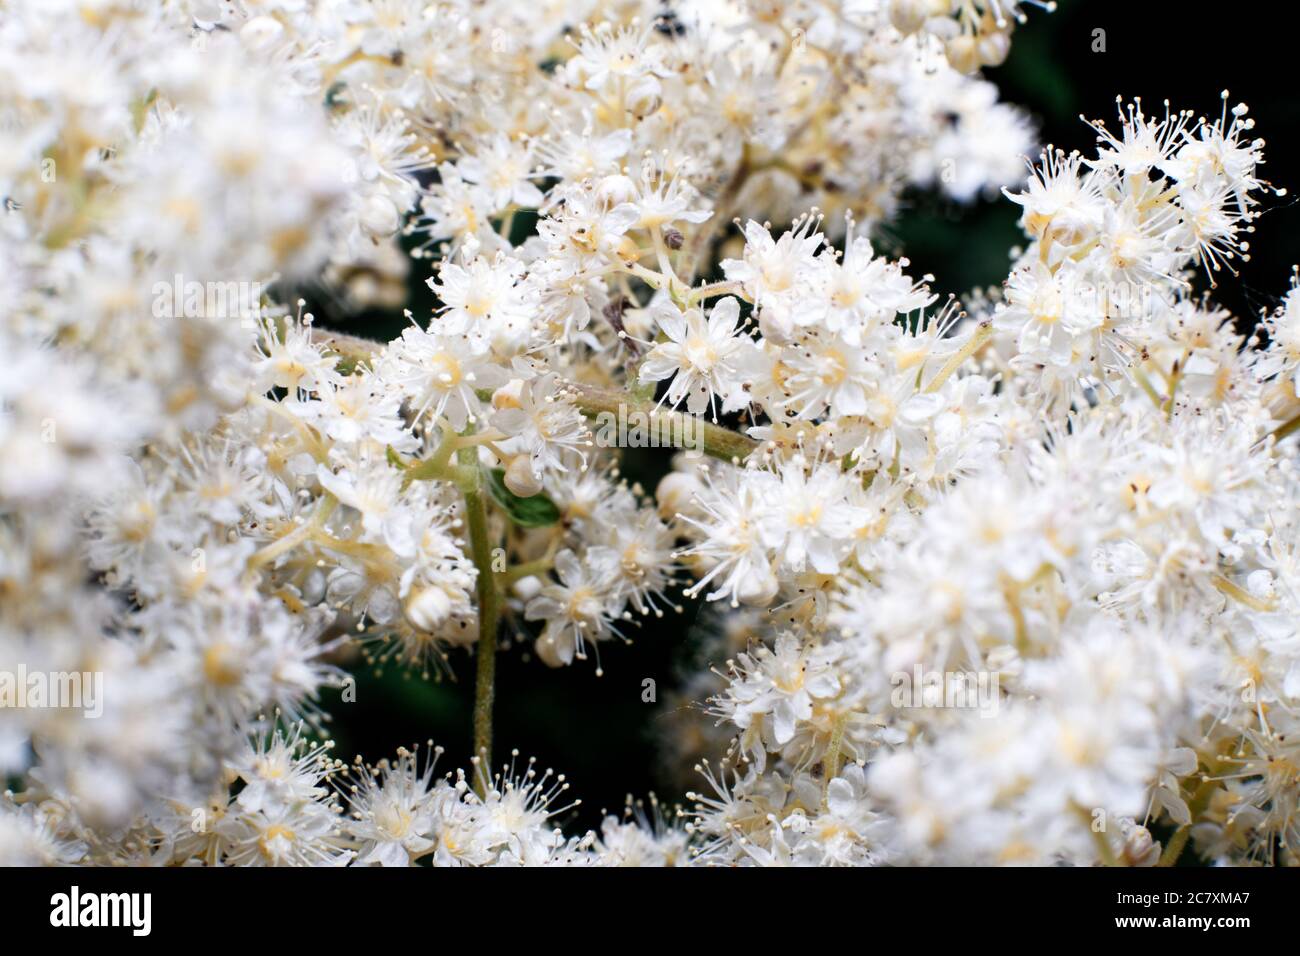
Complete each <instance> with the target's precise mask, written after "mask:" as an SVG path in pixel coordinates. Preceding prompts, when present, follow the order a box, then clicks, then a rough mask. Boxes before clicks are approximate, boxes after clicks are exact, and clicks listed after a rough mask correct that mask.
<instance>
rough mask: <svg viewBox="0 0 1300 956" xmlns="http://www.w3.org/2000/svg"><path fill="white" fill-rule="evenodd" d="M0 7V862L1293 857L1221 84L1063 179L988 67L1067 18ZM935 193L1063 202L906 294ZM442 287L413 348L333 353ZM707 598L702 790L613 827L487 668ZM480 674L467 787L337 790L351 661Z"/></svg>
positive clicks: (1054, 155)
mask: <svg viewBox="0 0 1300 956" xmlns="http://www.w3.org/2000/svg"><path fill="white" fill-rule="evenodd" d="M0 6H3V8H4V15H3V16H0V129H3V131H4V141H5V142H4V148H3V149H0V196H2V197H3V200H4V203H3V206H4V208H3V212H0V259H2V260H3V261H4V262H5V263H6V268H5V269H3V270H0V301H3V303H4V306H3V313H2V314H0V354H3V355H4V357H5V361H6V372H7V374H6V376H5V377H4V379H3V382H2V383H0V776H3V778H4V779H5V780H6V782H7V783H8V785H9V786H10V787H12V789H11V790H9V791H7V792H6V794H5V795H4V797H3V799H0V863H4V864H9V863H24V864H26V863H45V864H77V863H82V864H153V865H194V864H203V865H237V866H242V865H312V866H315V865H384V866H409V865H414V864H426V863H432V864H433V865H473V866H490V865H688V864H697V863H704V864H718V865H778V864H801V865H872V864H879V863H891V864H894V863H930V862H942V863H980V864H992V863H1059V862H1070V863H1079V864H1092V863H1097V862H1106V863H1113V862H1127V863H1133V864H1145V863H1150V862H1154V861H1155V860H1157V859H1164V860H1165V861H1166V862H1172V861H1173V860H1175V859H1177V858H1178V857H1179V855H1180V854H1182V853H1183V852H1184V851H1185V850H1188V848H1190V849H1191V851H1194V852H1195V853H1196V854H1198V855H1199V857H1200V858H1202V859H1206V860H1211V861H1214V862H1219V863H1249V862H1258V861H1269V862H1274V861H1286V862H1292V861H1294V859H1295V856H1296V853H1297V852H1298V851H1300V829H1297V826H1298V823H1297V821H1298V820H1300V816H1298V815H1297V807H1298V806H1300V778H1297V775H1296V771H1295V767H1296V763H1297V760H1300V753H1298V752H1297V748H1298V747H1300V725H1298V724H1297V718H1296V716H1295V715H1296V714H1297V712H1300V711H1298V709H1297V705H1298V704H1300V632H1298V631H1297V625H1296V622H1297V621H1298V620H1300V554H1298V553H1297V548H1296V544H1295V542H1296V541H1297V540H1300V477H1298V476H1297V474H1296V469H1295V466H1294V458H1295V454H1296V440H1297V439H1296V432H1297V422H1300V291H1297V289H1296V287H1295V284H1294V282H1293V287H1292V290H1291V292H1290V293H1289V294H1288V295H1287V296H1286V298H1285V299H1284V300H1283V301H1282V303H1281V305H1280V306H1279V307H1278V308H1277V309H1276V310H1275V311H1274V312H1273V313H1272V314H1269V315H1265V316H1263V317H1261V322H1260V323H1259V327H1258V330H1257V331H1247V332H1244V333H1243V331H1241V329H1240V328H1239V326H1238V324H1237V323H1236V322H1235V321H1234V320H1233V317H1232V316H1230V315H1228V314H1227V313H1226V312H1223V311H1221V310H1219V309H1217V308H1216V307H1215V306H1214V305H1213V304H1212V302H1211V301H1210V299H1209V298H1208V297H1206V296H1200V295H1197V294H1195V293H1194V288H1195V287H1196V286H1197V284H1198V283H1200V282H1201V280H1202V277H1209V279H1210V283H1211V284H1213V282H1214V280H1215V279H1216V278H1218V277H1221V276H1222V275H1223V273H1224V272H1231V270H1232V268H1233V265H1232V264H1233V262H1234V260H1237V259H1240V258H1244V257H1245V256H1246V255H1248V250H1249V241H1248V234H1249V233H1250V231H1251V228H1252V227H1251V223H1252V222H1253V220H1254V218H1255V216H1256V215H1258V214H1259V212H1260V211H1261V204H1262V202H1263V200H1264V198H1265V196H1266V195H1267V194H1268V190H1269V189H1271V187H1270V186H1269V185H1268V184H1267V183H1266V182H1265V181H1264V180H1263V179H1261V178H1260V175H1259V167H1260V165H1261V163H1262V162H1263V156H1262V146H1263V144H1262V142H1261V141H1260V140H1258V139H1254V138H1252V135H1251V131H1252V127H1253V123H1252V121H1251V120H1250V119H1249V118H1248V115H1247V111H1246V108H1245V107H1244V106H1237V107H1235V108H1231V109H1229V107H1228V101H1227V99H1226V94H1225V100H1224V106H1223V109H1222V111H1221V112H1220V115H1219V116H1218V117H1217V118H1203V117H1199V116H1197V115H1196V114H1193V113H1190V112H1176V113H1175V112H1170V111H1169V108H1168V107H1165V109H1164V110H1163V115H1162V116H1158V117H1153V116H1149V115H1148V114H1147V112H1146V111H1145V110H1144V108H1143V107H1142V106H1141V104H1133V105H1132V106H1127V107H1124V106H1121V113H1120V117H1119V127H1118V128H1117V129H1113V128H1112V127H1110V126H1108V125H1106V124H1105V123H1102V122H1097V123H1096V124H1094V129H1095V132H1096V134H1097V137H1098V143H1097V149H1096V150H1095V155H1089V156H1086V157H1085V156H1083V155H1081V154H1078V153H1070V154H1065V153H1062V152H1061V151H1059V150H1056V149H1053V148H1050V147H1049V148H1048V149H1047V150H1045V151H1044V152H1043V154H1042V157H1041V162H1040V163H1039V164H1037V165H1035V166H1032V167H1031V169H1030V174H1029V176H1028V179H1027V180H1026V179H1025V174H1024V162H1023V154H1025V153H1026V152H1028V151H1029V150H1030V148H1031V144H1032V141H1033V130H1032V128H1031V126H1030V124H1029V123H1028V122H1027V120H1026V119H1025V118H1024V117H1023V116H1022V115H1021V114H1020V113H1019V112H1017V111H1016V110H1014V109H1012V108H1010V107H1007V106H1005V105H1003V104H1000V103H998V102H997V97H996V91H995V90H994V88H993V87H992V86H991V85H990V84H988V83H987V82H985V81H983V80H981V79H979V78H978V76H977V73H978V70H979V68H980V67H981V66H987V65H996V64H998V63H1000V62H1002V60H1003V59H1004V58H1005V57H1006V55H1007V52H1008V49H1009V43H1010V36H1011V31H1012V27H1013V25H1014V24H1016V23H1019V22H1022V21H1023V20H1024V19H1025V15H1024V11H1023V9H1022V8H1023V7H1026V6H1043V7H1050V4H1046V3H1038V4H1035V3H1031V2H1022V3H1016V2H1012V0H987V2H982V0H889V2H881V3H870V4H864V3H855V2H848V0H845V2H840V0H833V2H822V3H805V2H802V0H700V2H693V3H664V2H659V0H608V2H597V0H556V2H547V3H535V4H519V3H515V2H510V0H490V2H482V0H441V2H436V3H428V2H426V0H260V2H256V3H255V2H252V0H222V2H217V0H166V2H159V3H148V4H142V3H139V2H135V0H12V2H9V3H0ZM922 189H932V190H936V191H938V192H940V193H941V194H943V195H944V196H945V197H946V198H947V199H948V200H950V201H954V202H969V201H973V200H975V199H977V198H979V197H985V198H994V197H997V196H998V194H999V191H1000V190H1005V191H1006V197H1007V199H1008V200H1009V201H1011V202H1013V203H1015V204H1018V205H1019V206H1020V207H1021V209H1022V210H1023V216H1022V220H1021V222H1022V226H1023V229H1024V232H1025V234H1026V245H1025V246H1024V248H1023V249H1020V250H1018V251H1017V253H1016V258H1015V261H1014V263H1013V265H1012V268H1011V272H1010V276H1009V278H1008V280H1007V282H1006V284H1005V286H1004V288H1003V289H1002V290H1001V291H1000V292H992V293H987V294H985V293H980V294H975V295H972V296H971V297H969V298H968V299H967V300H966V306H965V308H963V307H962V306H961V305H960V304H958V303H957V301H956V300H955V299H954V298H949V299H948V300H947V301H946V302H944V303H943V304H942V305H940V306H939V307H938V308H935V306H936V303H937V302H939V297H938V295H937V294H936V293H934V292H932V291H931V288H930V285H931V284H932V282H933V279H932V277H930V276H916V277H914V275H913V274H912V272H911V266H910V264H909V263H908V261H907V260H906V259H891V258H889V257H888V256H885V255H882V254H881V253H880V251H879V247H880V243H879V235H880V228H881V226H883V225H884V224H886V223H888V222H889V221H891V220H892V219H893V218H894V217H895V215H896V213H897V211H898V209H899V205H900V201H901V199H902V197H903V196H904V193H905V191H907V190H922ZM1276 192H1278V193H1280V190H1277V191H1276ZM733 221H734V223H735V224H736V226H737V229H736V230H735V231H734V232H733V231H730V229H729V224H730V223H732V222H733ZM774 223H775V225H774ZM873 238H874V239H875V242H874V243H873ZM413 263H414V268H415V271H416V273H417V275H418V276H419V278H421V279H426V281H427V283H428V287H429V289H430V291H431V292H432V293H433V295H434V296H435V297H436V300H437V307H436V309H435V310H434V312H433V314H432V315H427V316H415V315H411V314H409V313H408V318H409V319H410V321H409V323H408V325H407V327H406V328H405V330H404V331H403V332H402V334H401V335H399V336H397V337H396V338H394V339H393V340H392V341H388V342H379V341H370V340H368V339H363V338H357V337H353V336H350V335H345V334H342V333H340V332H338V331H331V330H325V329H321V328H319V327H317V325H316V323H315V321H314V319H313V317H312V315H311V314H310V313H309V312H304V309H305V308H306V301H305V297H306V296H308V295H312V296H316V297H321V298H328V299H329V301H331V302H332V303H334V304H335V305H336V306H337V307H338V309H339V310H356V309H360V308H362V307H369V306H375V307H401V306H402V305H404V304H405V303H406V286H407V276H408V272H410V271H411V270H412V268H413V265H412V264H413ZM426 273H427V275H426ZM633 414H635V415H637V416H639V417H640V419H641V420H644V421H645V422H649V423H652V424H653V425H655V426H656V427H658V426H661V425H662V426H664V428H665V429H666V433H667V434H670V435H677V437H678V439H681V440H673V441H670V442H669V444H673V445H675V446H677V447H681V448H683V449H684V452H685V453H683V454H680V455H677V456H676V457H675V458H674V459H673V463H672V468H671V470H670V471H669V473H668V475H667V476H666V477H664V478H663V479H662V481H660V482H659V484H658V487H657V488H656V489H655V490H654V493H653V494H650V493H648V491H647V489H646V488H644V487H642V486H641V485H640V484H639V483H637V482H636V481H635V480H632V478H631V476H628V475H625V474H624V472H623V470H622V467H623V466H622V464H621V462H620V459H619V452H618V449H616V448H610V447H605V446H606V445H608V444H609V443H608V442H607V441H605V440H604V439H603V438H602V437H601V436H602V435H603V434H604V433H603V432H598V431H597V430H596V429H594V428H593V426H592V421H591V420H592V419H593V418H596V417H597V416H601V415H614V416H616V417H618V418H619V419H620V420H623V419H626V418H627V417H628V416H630V415H633ZM673 429H677V430H676V431H673ZM698 452H704V453H705V454H704V455H700V454H698ZM695 598H700V599H701V601H700V604H701V606H702V607H703V608H704V611H703V612H702V613H703V614H704V616H705V620H706V621H708V622H709V624H708V628H710V629H712V631H713V632H714V633H713V634H712V635H711V636H710V637H709V638H708V639H707V640H706V641H704V642H703V645H704V646H703V647H702V648H701V649H699V652H698V659H699V660H700V661H701V662H709V661H712V662H714V663H716V664H717V666H715V667H712V668H710V667H706V666H701V667H700V668H699V670H698V672H697V673H692V674H688V675H685V677H684V679H683V680H682V682H681V683H682V685H683V687H682V690H681V691H680V693H681V694H683V695H685V697H686V699H687V700H689V701H690V702H692V703H694V704H696V705H697V707H696V708H695V709H694V710H690V711H688V710H687V709H685V708H683V709H682V710H683V712H686V713H688V714H693V715H696V716H698V715H705V726H702V727H701V726H690V725H689V723H690V722H689V720H682V721H680V722H678V723H677V724H674V725H673V727H674V730H673V731H672V733H675V734H676V736H675V737H674V738H673V739H672V740H669V741H666V747H665V751H666V752H669V753H675V754H677V755H679V756H680V757H683V758H689V759H690V760H691V761H692V762H694V760H695V759H697V758H698V760H699V764H698V767H699V770H700V773H701V774H702V779H703V780H704V784H703V785H701V784H700V783H699V782H698V781H697V782H696V783H695V784H693V786H695V788H696V789H697V790H699V791H700V792H698V793H689V794H686V795H685V796H686V800H687V801H688V805H687V806H685V807H682V808H676V809H670V808H669V807H667V806H665V805H662V804H660V803H659V802H658V801H657V800H656V799H655V798H653V797H652V798H650V799H649V801H648V803H641V802H635V801H630V802H629V804H628V806H627V807H626V809H625V811H624V812H623V813H622V814H621V815H619V814H609V815H607V816H605V819H604V821H603V823H602V824H601V826H600V828H599V831H595V830H593V831H589V832H586V833H576V834H575V833H567V834H566V832H565V830H564V827H565V825H566V824H568V823H569V822H570V818H571V817H572V815H573V814H572V811H573V809H574V808H575V807H576V806H578V803H577V801H576V800H573V799H571V798H569V797H568V795H567V792H568V788H569V783H568V782H567V780H566V779H565V777H564V776H563V775H558V774H556V773H553V772H552V771H549V770H546V771H540V770H538V769H537V768H536V766H535V764H534V762H533V761H531V760H529V761H527V762H525V763H523V764H522V765H521V764H520V761H519V760H518V759H517V758H516V757H512V758H511V760H510V761H509V762H508V763H506V764H505V765H499V764H494V763H493V762H492V758H491V748H492V743H493V742H492V733H491V731H492V727H491V708H492V680H493V678H492V673H493V662H494V661H495V659H496V658H495V655H497V654H498V653H524V654H529V655H530V656H533V657H535V658H536V659H537V660H539V661H540V662H541V663H542V664H544V665H545V666H547V667H553V668H558V667H564V666H571V665H575V662H582V661H586V660H588V659H589V658H595V665H594V667H593V669H594V671H595V674H596V675H597V676H599V675H600V674H601V673H602V666H603V665H602V661H601V655H602V653H603V654H604V655H605V657H606V658H607V659H608V658H611V657H617V656H618V652H617V649H616V648H615V649H614V650H612V651H611V650H610V648H611V646H612V645H613V644H614V643H615V642H625V641H628V640H629V639H631V637H633V636H634V634H635V631H636V629H637V628H638V627H639V626H640V625H641V623H642V622H643V620H645V619H647V618H660V617H665V616H666V615H668V614H673V613H680V612H682V611H683V610H684V607H683V605H684V603H685V602H686V601H687V600H693V599H695ZM505 622H508V623H509V625H510V627H511V629H512V630H513V632H514V633H516V634H527V635H528V636H529V637H530V640H529V641H528V642H526V643H525V642H521V643H524V647H523V649H522V650H519V649H516V647H515V646H513V645H512V646H511V647H501V648H498V643H497V642H498V634H499V632H500V631H501V630H502V629H503V626H504V624H505ZM467 652H472V653H467ZM474 660H476V661H477V667H478V668H479V671H478V680H477V682H476V683H477V695H476V700H475V739H474V753H475V754H476V756H474V757H473V759H472V762H471V764H470V765H469V766H468V767H466V768H462V769H459V770H452V771H451V772H449V773H444V774H441V775H439V774H438V773H437V770H436V764H437V763H438V757H439V755H440V754H441V753H442V750H441V748H438V747H434V746H433V745H432V744H429V745H428V749H425V750H421V749H420V748H414V749H412V750H405V749H404V750H401V751H399V752H398V754H397V755H396V758H395V759H381V760H379V761H378V763H374V764H370V763H366V762H364V761H362V760H361V759H360V758H358V759H357V761H356V762H354V763H351V764H348V763H344V762H342V761H340V760H338V759H336V758H334V757H332V756H331V752H332V744H331V743H330V742H329V740H328V736H329V735H328V733H327V723H328V717H329V714H328V713H327V712H328V711H330V710H334V711H335V712H337V707H334V706H332V704H333V701H334V699H335V698H336V697H338V698H340V699H341V701H342V702H343V704H341V705H339V706H344V705H354V703H355V706H364V701H362V702H355V693H356V689H357V688H356V681H355V677H354V673H355V672H356V671H358V670H360V669H362V668H366V667H376V668H380V667H384V666H397V667H402V668H405V669H408V670H410V671H412V672H413V674H415V675H418V676H423V677H430V678H434V677H437V676H440V675H441V674H442V673H444V672H448V671H453V672H454V671H457V670H461V669H464V668H466V667H469V666H472V661H474ZM724 661H725V664H722V663H718V662H724ZM587 666H591V665H587ZM538 673H541V670H540V668H539V669H538ZM23 675H33V677H34V678H36V679H37V680H35V682H34V683H32V682H29V681H27V680H26V678H25V676H23ZM930 677H933V678H934V680H930V679H929V678H930ZM539 679H544V677H543V678H539ZM917 681H920V682H921V684H922V685H924V686H922V687H916V686H914V684H915V683H916V682H917ZM29 683H30V687H29ZM20 685H21V686H20ZM36 688H43V690H42V692H41V693H37V692H36ZM72 691H76V692H77V693H76V694H72V693H71V692H72ZM901 691H906V692H905V693H900V692H901ZM972 694H973V695H974V698H975V700H974V703H975V704H977V705H978V706H972V699H971V695H972ZM73 698H75V700H74V699H73ZM92 710H93V711H94V713H93V714H92V713H91V711H92ZM665 726H668V725H667V724H665ZM710 751H711V752H710ZM1157 823H1158V824H1160V825H1161V826H1162V827H1165V828H1166V829H1167V830H1168V832H1170V833H1171V834H1172V835H1171V836H1169V837H1168V838H1167V840H1166V841H1165V843H1164V844H1163V845H1162V844H1160V843H1159V842H1157V840H1156V837H1155V836H1153V831H1154V830H1156V829H1157V828H1156V827H1155V825H1156V824H1157Z"/></svg>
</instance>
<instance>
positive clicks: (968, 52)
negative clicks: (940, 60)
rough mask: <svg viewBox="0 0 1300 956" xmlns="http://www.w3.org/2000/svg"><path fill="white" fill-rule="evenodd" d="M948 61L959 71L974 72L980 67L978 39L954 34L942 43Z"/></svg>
mask: <svg viewBox="0 0 1300 956" xmlns="http://www.w3.org/2000/svg"><path fill="white" fill-rule="evenodd" d="M944 50H945V52H946V53H947V54H948V62H949V63H950V64H952V68H953V69H954V70H956V71H957V72H959V73H966V74H970V73H974V72H975V71H976V70H978V69H979V68H980V57H979V41H977V40H976V39H975V38H974V37H972V36H966V35H965V34H963V35H961V36H955V37H953V38H952V39H951V40H949V41H948V42H947V43H946V44H945V45H944Z"/></svg>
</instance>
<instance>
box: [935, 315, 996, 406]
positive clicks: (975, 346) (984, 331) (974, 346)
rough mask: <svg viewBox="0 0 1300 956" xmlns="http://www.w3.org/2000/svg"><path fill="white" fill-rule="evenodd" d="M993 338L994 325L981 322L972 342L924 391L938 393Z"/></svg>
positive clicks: (944, 367) (948, 363) (950, 361)
mask: <svg viewBox="0 0 1300 956" xmlns="http://www.w3.org/2000/svg"><path fill="white" fill-rule="evenodd" d="M992 337H993V323H992V322H981V323H980V324H979V327H978V328H976V329H975V332H974V334H972V335H971V337H970V341H968V342H967V343H966V344H965V345H963V346H962V347H961V348H960V349H958V350H957V352H956V353H955V354H954V355H953V356H952V358H950V359H948V361H947V362H945V363H944V366H943V368H941V369H939V374H938V375H936V376H935V377H934V378H932V379H930V384H929V385H927V386H926V387H925V389H924V391H926V392H937V391H938V390H939V389H940V388H942V387H943V383H944V382H946V381H948V379H949V378H951V377H952V373H953V372H955V371H957V369H959V368H961V367H962V364H963V363H964V362H965V361H966V360H967V359H968V358H970V357H971V356H972V355H974V354H975V353H976V352H978V351H979V350H980V349H982V348H983V347H984V343H985V342H987V341H988V340H989V339H991V338H992Z"/></svg>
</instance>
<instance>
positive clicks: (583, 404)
mask: <svg viewBox="0 0 1300 956" xmlns="http://www.w3.org/2000/svg"><path fill="white" fill-rule="evenodd" d="M565 388H566V389H567V391H568V392H569V393H570V394H571V395H572V396H573V403H574V404H575V405H577V406H578V410H579V411H581V412H582V413H583V414H584V415H586V416H588V417H589V418H594V417H595V416H597V415H600V414H601V413H607V414H611V415H618V416H626V415H628V414H630V413H634V412H639V413H641V414H643V415H645V416H647V418H648V420H649V421H650V423H651V425H652V426H653V428H654V434H655V435H658V436H660V438H661V439H664V438H668V439H671V440H673V441H674V442H677V443H676V444H674V446H673V447H676V448H686V447H689V444H688V443H689V442H690V441H691V440H692V438H691V436H698V437H699V439H700V440H701V444H702V446H703V447H702V448H701V449H700V450H701V451H703V452H704V453H705V454H706V455H710V456H712V457H714V458H721V459H722V460H723V461H733V460H736V459H739V460H741V461H743V460H744V459H745V458H748V457H749V454H750V452H752V451H753V450H754V449H755V448H757V447H758V444H759V443H758V442H757V441H755V440H754V439H753V438H750V437H749V436H748V435H742V434H741V433H740V432H734V431H732V430H731V429H730V428H723V427H722V426H721V425H714V424H711V423H709V422H706V421H705V420H704V419H702V418H697V417H695V416H694V415H687V414H684V413H682V412H671V411H665V410H663V409H660V408H658V407H657V406H656V405H655V404H654V403H653V402H648V401H645V400H642V399H638V398H636V397H635V396H634V395H631V394H629V393H628V392H624V391H621V390H619V389H614V388H601V387H599V386H596V385H583V384H581V383H579V382H566V383H565Z"/></svg>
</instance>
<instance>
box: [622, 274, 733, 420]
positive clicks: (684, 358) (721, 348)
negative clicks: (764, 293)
mask: <svg viewBox="0 0 1300 956" xmlns="http://www.w3.org/2000/svg"><path fill="white" fill-rule="evenodd" d="M654 319H655V322H656V323H657V324H658V326H659V328H660V330H662V332H663V334H664V335H665V336H667V338H668V341H667V342H664V343H660V344H658V345H655V346H654V348H652V349H651V350H650V352H649V354H647V355H646V357H645V358H644V359H643V360H642V361H641V365H640V368H639V370H638V375H639V376H640V378H641V380H642V381H644V382H657V381H661V380H662V379H665V378H672V384H670V385H669V387H668V391H667V393H666V394H665V396H664V398H665V400H666V401H668V402H670V403H672V405H673V407H674V408H675V407H676V406H678V405H680V404H681V403H682V401H683V400H685V401H686V407H687V408H689V409H690V410H691V411H692V412H694V413H696V414H698V413H700V412H702V411H704V409H705V408H709V409H711V410H712V412H713V416H714V418H716V417H717V404H716V403H717V401H718V400H719V399H721V404H722V411H723V412H724V413H727V412H733V411H736V410H737V409H739V408H743V407H744V406H745V405H746V404H748V401H749V398H748V395H747V394H746V391H745V386H746V384H747V382H748V379H749V376H750V374H751V373H752V369H753V367H754V356H755V352H756V346H755V345H754V343H753V340H752V339H750V338H749V337H748V336H747V335H745V333H744V331H743V330H741V329H739V328H738V324H739V322H740V303H739V302H738V301H737V300H736V299H735V298H733V297H731V296H727V297H725V298H723V299H719V300H718V301H717V302H716V303H715V304H714V305H713V307H712V308H711V309H710V310H709V316H708V318H707V319H705V317H704V313H703V312H702V311H701V310H700V309H695V308H692V309H688V310H687V311H686V312H682V311H680V310H679V309H678V308H677V307H676V306H674V305H672V304H671V303H668V302H664V303H662V304H661V305H660V307H659V308H658V309H656V310H655V312H654Z"/></svg>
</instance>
